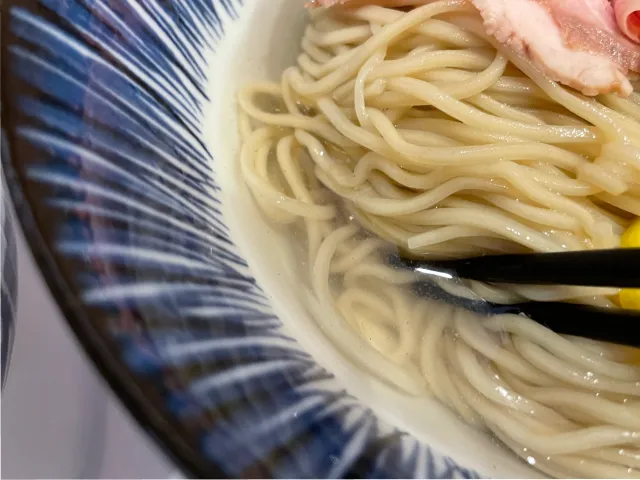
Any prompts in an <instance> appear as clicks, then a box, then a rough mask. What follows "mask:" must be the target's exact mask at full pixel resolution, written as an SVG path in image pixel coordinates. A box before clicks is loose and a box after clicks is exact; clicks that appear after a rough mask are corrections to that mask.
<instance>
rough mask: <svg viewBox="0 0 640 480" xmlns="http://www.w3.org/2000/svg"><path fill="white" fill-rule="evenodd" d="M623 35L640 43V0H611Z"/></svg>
mask: <svg viewBox="0 0 640 480" xmlns="http://www.w3.org/2000/svg"><path fill="white" fill-rule="evenodd" d="M611 3H612V4H613V10H614V12H615V16H616V21H617V23H618V26H619V27H620V30H622V33H624V34H625V35H626V36H627V38H629V39H630V40H632V41H634V42H639V43H640V0H611Z"/></svg>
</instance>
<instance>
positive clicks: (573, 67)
mask: <svg viewBox="0 0 640 480" xmlns="http://www.w3.org/2000/svg"><path fill="white" fill-rule="evenodd" d="M430 1H432V0H312V3H313V4H315V5H316V6H323V7H331V6H335V5H345V6H349V7H352V6H353V7H356V6H363V5H381V6H385V7H403V6H410V5H420V4H426V3H429V2H430ZM612 1H613V2H614V5H613V6H612V4H611V3H610V1H609V0H470V2H471V3H472V4H473V5H474V6H475V7H476V8H477V9H478V10H479V12H480V15H481V16H482V19H483V21H484V26H485V29H486V31H487V33H488V34H489V35H492V36H494V37H495V38H496V39H497V40H498V41H499V42H500V43H502V44H504V45H506V46H508V47H510V48H511V49H513V50H515V51H516V52H517V53H518V54H520V55H523V56H525V57H528V58H529V59H531V60H532V61H533V62H534V64H536V65H537V66H538V68H540V69H541V70H542V71H543V72H544V73H545V74H546V75H548V76H549V77H550V78H552V79H553V80H555V81H557V82H560V83H563V84H565V85H568V86H570V87H573V88H575V89H576V90H579V91H581V92H582V93H583V94H585V95H598V94H601V93H619V94H621V95H625V96H626V95H629V94H630V93H631V92H632V90H633V88H632V86H631V83H630V82H629V79H628V78H627V74H628V73H629V72H640V45H638V44H636V43H635V42H632V41H630V40H629V39H628V38H626V36H625V35H624V34H623V33H622V32H621V30H620V27H619V26H618V24H619V17H616V13H614V6H616V5H617V8H618V9H619V10H620V11H621V12H629V11H630V8H631V7H630V6H629V4H640V0H617V2H616V0H612ZM623 4H626V5H627V7H625V8H626V9H623ZM627 16H628V17H629V15H627ZM639 19H640V15H639ZM634 21H635V20H634ZM627 23H629V21H628V22H627ZM638 33H640V23H639V30H638Z"/></svg>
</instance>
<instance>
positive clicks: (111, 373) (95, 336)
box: [0, 0, 228, 478]
mask: <svg viewBox="0 0 640 480" xmlns="http://www.w3.org/2000/svg"><path fill="white" fill-rule="evenodd" d="M32 3H35V2H32ZM16 6H20V7H28V6H29V4H28V3H27V2H25V1H24V0H6V1H4V2H0V29H1V31H0V128H1V129H2V132H3V133H4V134H3V135H2V136H1V141H2V143H3V145H2V149H3V150H4V151H5V152H6V153H7V155H0V164H1V166H2V169H3V171H4V176H5V180H6V182H5V183H6V186H7V190H8V191H7V193H8V195H7V197H8V202H6V203H9V207H10V208H11V207H13V213H14V215H13V219H14V220H15V221H16V223H17V225H18V226H19V228H20V230H21V231H22V234H23V236H24V238H25V241H26V244H27V246H28V249H29V250H30V252H31V255H33V259H34V260H35V262H36V265H37V267H38V270H39V271H40V273H41V275H42V277H43V279H44V281H45V284H46V288H47V289H48V290H49V292H50V293H51V295H52V296H53V299H54V301H55V303H56V304H57V306H58V308H59V309H60V312H61V313H62V316H63V317H64V319H65V322H66V324H67V325H68V326H69V327H70V328H71V330H72V332H73V334H74V336H75V339H74V340H75V341H76V343H77V344H78V345H79V346H80V347H81V349H82V350H83V351H84V353H85V354H86V358H87V360H88V361H89V363H90V364H93V365H94V366H95V367H96V368H97V370H98V372H99V373H100V375H101V377H102V378H103V379H104V380H105V381H106V382H107V384H108V385H109V387H110V388H111V390H112V391H113V392H114V393H115V395H116V396H117V398H118V399H119V400H120V401H121V402H122V404H123V405H124V406H125V408H126V409H127V410H128V411H129V412H130V414H131V415H132V416H133V418H134V419H135V420H136V422H137V423H138V424H139V426H140V427H141V428H142V429H144V430H145V431H146V432H147V433H150V434H151V435H150V436H151V437H152V438H153V441H154V442H155V443H156V445H158V446H160V448H161V450H162V451H163V453H164V454H165V455H166V456H167V457H168V458H169V459H171V460H172V461H173V463H174V464H175V465H176V466H177V467H178V468H179V470H180V471H181V472H183V473H186V472H189V474H190V475H189V476H194V475H195V476H197V477H200V478H227V477H228V475H227V474H226V473H225V472H224V470H222V469H221V468H220V467H219V466H218V465H217V464H216V463H214V462H212V461H209V462H206V461H203V458H202V457H201V456H199V455H194V454H195V453H196V452H194V451H193V450H192V449H191V448H190V447H189V446H188V445H187V444H186V443H185V442H183V441H181V438H180V437H181V436H182V435H181V433H180V432H179V431H177V430H176V429H175V428H173V424H172V423H171V422H168V421H166V420H164V416H163V411H166V408H163V406H162V405H161V404H159V403H158V402H156V401H154V399H150V398H149V397H148V396H146V395H144V391H143V389H142V388H140V382H141V381H146V380H144V378H143V377H141V376H136V375H134V373H133V372H132V371H131V370H130V369H129V368H128V367H127V366H126V364H125V362H124V361H122V359H120V358H118V357H117V356H115V355H113V354H112V353H111V352H109V350H108V349H107V348H105V345H106V344H105V342H104V340H103V339H102V338H101V335H100V333H99V332H98V331H97V329H95V328H94V327H93V326H92V325H93V324H92V322H91V321H90V320H89V319H88V318H87V312H86V310H85V309H84V308H83V307H82V305H81V304H80V302H78V301H76V300H75V298H74V294H73V292H72V289H71V287H70V286H69V284H68V283H67V281H66V280H65V277H64V275H63V274H62V272H61V271H60V269H59V267H58V265H57V263H56V260H55V258H54V254H53V253H52V251H51V249H50V246H49V245H48V244H47V242H46V240H45V239H44V237H43V235H42V233H41V231H40V228H39V227H38V223H37V221H36V219H35V215H34V211H33V207H32V205H31V203H30V202H29V200H28V199H27V195H26V194H25V191H24V188H23V181H22V180H21V179H20V176H19V174H18V171H17V169H16V167H15V166H14V164H13V160H12V159H14V158H16V159H17V157H16V156H15V155H14V147H15V144H16V142H15V133H16V132H15V128H14V124H12V122H10V112H11V108H12V106H11V105H12V104H11V102H10V101H9V98H8V96H9V92H8V89H7V88H6V87H3V85H5V86H6V85H7V84H8V82H7V81H6V80H7V79H8V78H7V77H9V71H10V70H9V68H10V66H9V55H8V45H9V37H10V23H11V22H10V13H9V12H10V11H11V9H12V8H13V7H16ZM36 8H38V7H36ZM16 233H17V232H16ZM18 274H19V272H18Z"/></svg>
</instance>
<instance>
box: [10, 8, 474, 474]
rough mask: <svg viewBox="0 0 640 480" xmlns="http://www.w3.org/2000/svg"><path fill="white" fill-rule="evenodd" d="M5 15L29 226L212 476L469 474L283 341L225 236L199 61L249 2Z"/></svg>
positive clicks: (45, 10) (16, 144)
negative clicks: (36, 228) (32, 223)
mask: <svg viewBox="0 0 640 480" xmlns="http://www.w3.org/2000/svg"><path fill="white" fill-rule="evenodd" d="M256 1H258V0H256ZM263 1H265V0H263ZM266 1H268V0H266ZM9 3H13V6H12V7H11V8H10V16H9V28H10V38H11V41H10V43H9V44H8V45H5V46H4V48H5V51H4V52H3V54H5V55H7V56H8V65H9V66H10V73H9V81H10V85H9V86H10V87H11V86H12V85H13V86H14V87H15V88H14V89H13V91H14V92H15V95H13V96H12V97H11V102H12V103H11V107H12V112H13V115H12V117H11V122H12V124H11V133H12V138H13V142H14V143H13V145H12V146H13V148H14V152H16V153H17V154H16V155H15V156H16V157H19V161H16V162H15V164H14V167H15V168H16V170H18V171H19V172H20V173H21V174H22V175H23V178H24V185H23V188H24V189H25V191H26V193H27V194H28V195H27V196H28V197H30V198H35V199H36V201H35V202H34V203H33V205H32V207H33V210H34V213H35V217H36V219H38V221H39V222H40V225H41V227H42V232H43V235H44V237H45V238H46V239H47V241H48V242H49V243H50V247H51V249H52V251H53V254H54V256H55V258H56V261H57V263H58V265H60V266H61V268H60V272H61V273H62V274H63V276H64V277H65V279H66V281H67V282H68V284H69V285H70V286H71V288H72V289H73V291H75V292H77V295H78V298H79V301H80V302H82V306H83V308H84V309H85V311H86V312H87V317H88V318H91V321H92V322H93V323H92V327H93V328H95V330H96V331H98V332H100V333H101V334H102V335H103V341H104V342H105V344H106V345H107V346H109V347H110V348H112V349H113V351H115V352H117V355H118V356H119V357H120V358H121V359H122V360H123V361H124V362H125V363H126V365H127V366H128V369H129V371H128V373H127V375H130V376H132V377H133V378H134V379H136V381H137V382H139V385H140V388H144V389H146V391H147V392H148V399H147V402H148V405H153V407H154V408H156V409H158V410H160V411H161V412H163V417H164V418H166V419H167V420H169V421H170V422H173V424H174V425H178V424H179V425H180V426H179V429H178V427H176V435H180V436H181V438H183V439H185V442H186V444H187V445H189V448H191V449H192V450H194V451H195V454H196V455H198V456H200V457H204V458H205V459H206V461H207V462H208V465H210V466H211V475H215V474H216V473H219V471H220V470H221V471H222V472H223V473H224V474H225V475H227V476H242V477H250V476H275V477H325V476H326V477H372V478H390V477H413V476H427V477H431V478H453V477H473V476H475V474H474V472H471V471H468V470H465V469H463V468H461V467H459V466H458V465H456V464H455V463H454V462H453V461H451V460H449V459H446V458H442V457H440V456H438V455H436V454H434V453H433V452H432V451H431V450H430V449H429V447H427V446H425V445H422V444H420V443H418V442H417V441H416V440H414V439H413V438H411V437H409V436H407V435H405V434H403V433H401V432H397V431H395V430H394V429H392V428H391V427H389V426H387V425H385V424H384V423H383V422H381V421H380V420H378V419H377V418H376V417H375V416H374V415H373V414H372V412H371V411H370V410H368V409H367V408H365V407H364V406H362V405H361V404H359V403H358V402H357V401H356V400H355V399H353V398H352V397H350V396H349V395H347V394H346V393H345V392H344V390H343V389H342V388H341V386H340V384H339V382H337V381H336V380H335V379H334V378H333V377H332V376H331V375H330V374H329V373H328V372H326V371H325V370H323V369H322V368H320V367H319V366H318V365H317V364H315V362H314V361H313V360H312V359H311V357H310V356H309V355H308V354H306V353H305V352H304V351H302V350H301V349H300V347H299V346H298V344H297V343H296V342H295V340H293V339H291V338H289V337H287V336H286V335H285V334H283V333H282V331H281V324H280V321H279V320H278V318H277V317H276V316H274V314H273V312H272V310H271V308H270V306H269V303H268V301H267V299H266V297H265V295H264V293H263V292H262V291H261V290H260V288H259V287H258V286H257V285H256V282H255V280H254V279H253V277H252V276H251V274H250V273H249V271H248V269H247V266H246V263H245V262H244V260H243V259H242V258H241V257H240V256H239V254H238V252H237V250H236V248H235V246H234V245H233V243H232V242H231V240H230V238H229V235H228V230H227V227H226V226H225V223H224V219H223V218H222V214H221V211H220V200H219V187H218V185H217V183H216V178H215V172H214V171H212V170H211V168H210V166H211V164H212V162H213V161H214V159H213V158H212V157H211V155H210V153H209V152H208V151H207V149H206V148H205V146H204V143H203V140H202V131H201V128H202V123H201V120H202V111H203V107H204V106H205V105H206V104H207V102H208V101H209V100H208V99H207V97H206V94H205V85H206V83H207V78H206V75H205V72H206V71H207V68H206V67H207V65H206V61H205V58H206V56H207V55H208V54H209V53H211V52H212V51H215V49H216V47H217V45H218V44H219V42H221V41H223V39H224V33H225V29H227V28H232V26H233V20H234V19H235V18H237V17H238V15H241V14H242V9H243V5H242V2H241V1H239V0H209V1H205V0H65V1H63V2H61V1H59V0H41V1H40V2H32V3H34V4H35V3H38V6H37V7H36V6H35V5H33V6H30V7H29V6H27V5H26V4H27V3H28V2H24V1H14V2H9ZM223 19H226V20H223ZM18 87H19V88H18ZM161 440H163V441H165V443H166V444H168V445H171V443H170V440H171V439H162V438H161ZM238 452H242V454H238ZM183 458H184V457H183ZM185 466H186V467H187V468H188V467H189V465H185ZM200 473H202V472H200ZM205 473H206V472H205Z"/></svg>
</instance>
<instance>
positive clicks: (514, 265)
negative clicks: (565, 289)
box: [394, 248, 640, 288]
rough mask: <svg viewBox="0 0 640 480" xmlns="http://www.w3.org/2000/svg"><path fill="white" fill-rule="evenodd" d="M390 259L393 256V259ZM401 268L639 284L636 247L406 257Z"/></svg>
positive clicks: (488, 277)
mask: <svg viewBox="0 0 640 480" xmlns="http://www.w3.org/2000/svg"><path fill="white" fill-rule="evenodd" d="M394 263H396V262H395V260H394ZM398 264H399V266H402V267H403V268H408V269H412V270H415V271H416V272H418V273H420V272H421V271H422V272H424V271H430V272H431V274H434V272H437V273H439V274H440V276H443V277H445V278H446V277H447V276H449V277H459V278H466V279H469V280H478V281H482V282H489V283H514V284H528V285H576V286H583V287H618V288H640V248H626V249H621V248H616V249H608V250H586V251H580V252H558V253H530V254H517V255H492V256H490V255H486V256H481V257H472V258H466V259H461V260H410V259H406V258H402V257H398Z"/></svg>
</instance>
